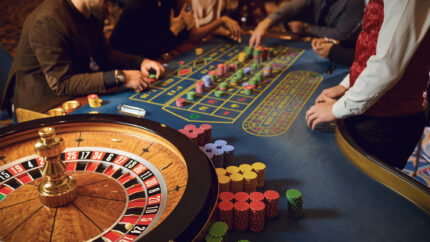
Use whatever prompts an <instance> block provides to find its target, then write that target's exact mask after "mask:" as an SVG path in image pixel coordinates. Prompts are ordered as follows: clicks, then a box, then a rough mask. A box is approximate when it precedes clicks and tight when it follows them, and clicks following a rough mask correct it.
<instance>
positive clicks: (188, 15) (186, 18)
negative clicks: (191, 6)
mask: <svg viewBox="0 0 430 242" xmlns="http://www.w3.org/2000/svg"><path fill="white" fill-rule="evenodd" d="M186 5H187V4H184V6H183V7H182V9H181V13H180V14H179V16H180V17H181V18H182V21H183V22H184V23H185V27H186V29H187V30H188V31H189V30H191V29H192V28H194V26H196V21H195V18H194V11H193V10H191V11H188V12H187V10H186Z"/></svg>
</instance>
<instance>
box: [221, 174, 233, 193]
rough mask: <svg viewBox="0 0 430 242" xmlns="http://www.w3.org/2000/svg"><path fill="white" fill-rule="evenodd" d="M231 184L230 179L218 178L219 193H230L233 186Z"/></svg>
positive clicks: (225, 177) (226, 177)
mask: <svg viewBox="0 0 430 242" xmlns="http://www.w3.org/2000/svg"><path fill="white" fill-rule="evenodd" d="M230 183H231V181H230V177H228V176H218V184H219V192H229V191H230V186H231V185H230Z"/></svg>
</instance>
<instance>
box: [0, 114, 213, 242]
mask: <svg viewBox="0 0 430 242" xmlns="http://www.w3.org/2000/svg"><path fill="white" fill-rule="evenodd" d="M39 155H40V156H39ZM0 165H1V166H0V217H1V218H2V219H1V220H0V228H1V229H0V240H1V241H30V240H31V241H60V240H61V241H82V240H89V241H134V240H139V241H192V240H198V239H199V238H201V236H203V233H204V230H205V227H206V225H207V224H208V223H209V220H210V218H211V215H212V213H213V211H214V208H215V206H216V204H215V202H216V201H217V196H218V182H217V180H216V174H215V171H214V168H213V166H212V164H211V162H210V161H209V160H208V159H207V157H206V156H205V155H204V154H203V153H202V152H201V151H200V149H199V148H198V147H197V146H195V145H194V144H193V143H192V141H190V140H188V139H187V138H186V137H185V136H184V135H182V134H180V133H179V132H177V131H176V130H174V129H172V128H169V127H167V126H166V125H164V124H161V123H158V122H154V121H150V120H145V119H139V118H135V117H129V116H119V115H107V114H100V115H87V114H85V115H69V116H62V117H52V118H46V119H38V120H33V121H29V122H25V123H21V124H17V125H13V126H9V127H6V128H3V129H0Z"/></svg>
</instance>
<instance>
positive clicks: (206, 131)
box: [178, 124, 212, 146]
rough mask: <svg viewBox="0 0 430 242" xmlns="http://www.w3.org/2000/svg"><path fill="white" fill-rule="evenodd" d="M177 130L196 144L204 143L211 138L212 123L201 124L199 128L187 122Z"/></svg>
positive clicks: (201, 144)
mask: <svg viewBox="0 0 430 242" xmlns="http://www.w3.org/2000/svg"><path fill="white" fill-rule="evenodd" d="M178 131H179V132H181V133H182V134H184V135H186V136H187V137H188V138H189V139H191V140H192V141H193V142H194V143H195V144H196V145H198V146H204V145H206V144H207V143H208V142H210V140H211V138H212V125H210V124H202V125H200V127H199V128H197V127H196V126H195V125H194V124H187V125H185V126H184V128H183V129H179V130H178Z"/></svg>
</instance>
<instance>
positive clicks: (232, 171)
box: [225, 166, 240, 176]
mask: <svg viewBox="0 0 430 242" xmlns="http://www.w3.org/2000/svg"><path fill="white" fill-rule="evenodd" d="M225 171H226V172H227V176H230V175H232V174H235V173H239V171H240V170H239V167H237V166H227V167H226V168H225Z"/></svg>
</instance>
